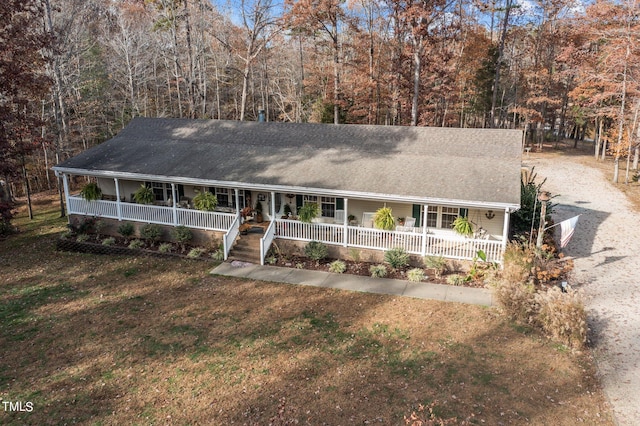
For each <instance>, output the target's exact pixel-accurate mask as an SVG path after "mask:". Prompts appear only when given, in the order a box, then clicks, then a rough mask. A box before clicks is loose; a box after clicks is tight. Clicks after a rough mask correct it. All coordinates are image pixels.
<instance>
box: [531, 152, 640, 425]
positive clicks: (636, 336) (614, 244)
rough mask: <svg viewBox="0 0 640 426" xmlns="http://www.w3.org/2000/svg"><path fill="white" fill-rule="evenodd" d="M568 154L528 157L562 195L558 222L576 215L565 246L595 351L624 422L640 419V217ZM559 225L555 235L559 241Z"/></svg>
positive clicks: (595, 173) (618, 415) (606, 386)
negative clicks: (576, 222)
mask: <svg viewBox="0 0 640 426" xmlns="http://www.w3.org/2000/svg"><path fill="white" fill-rule="evenodd" d="M578 161H579V160H578V159H576V158H575V157H570V156H537V155H534V154H531V156H530V157H528V158H527V157H526V156H525V158H524V163H525V164H526V165H528V166H535V172H536V173H537V174H538V180H537V181H538V182H540V181H541V178H545V177H546V178H547V182H546V183H545V185H544V186H543V189H546V190H547V191H550V192H551V193H552V194H558V195H559V196H558V197H557V198H555V199H554V202H556V203H558V206H557V207H556V209H555V213H554V219H555V221H556V223H558V222H560V221H562V220H564V219H568V218H570V217H572V216H575V215H576V214H582V216H581V217H580V219H579V221H578V224H577V227H576V232H575V234H574V236H573V238H572V240H571V242H570V243H569V245H568V246H567V247H566V248H565V249H564V250H563V252H564V253H565V254H566V255H569V256H574V257H575V258H576V259H575V271H574V275H573V277H572V280H571V281H572V282H571V283H570V284H572V285H573V286H574V287H579V288H582V289H584V292H585V304H586V307H587V310H588V315H589V323H590V326H591V329H592V334H593V337H592V339H593V345H594V355H595V358H596V362H597V368H598V372H599V373H600V376H601V381H602V384H603V386H604V390H605V394H606V395H607V397H608V399H609V402H610V403H611V405H612V408H613V411H614V413H615V416H616V420H617V421H618V423H619V424H620V425H638V424H640V371H639V367H640V303H639V302H640V214H638V213H636V212H634V211H633V210H632V207H631V204H630V203H629V202H628V201H627V199H626V198H625V196H624V195H623V194H622V193H621V192H620V191H618V190H617V189H616V188H615V187H614V186H613V185H612V184H610V183H609V182H608V181H607V179H606V178H605V176H604V175H603V173H602V172H601V171H599V170H597V169H594V168H590V167H587V166H585V165H583V164H580V163H579V162H578ZM559 233H560V231H559V230H558V231H557V232H556V239H559Z"/></svg>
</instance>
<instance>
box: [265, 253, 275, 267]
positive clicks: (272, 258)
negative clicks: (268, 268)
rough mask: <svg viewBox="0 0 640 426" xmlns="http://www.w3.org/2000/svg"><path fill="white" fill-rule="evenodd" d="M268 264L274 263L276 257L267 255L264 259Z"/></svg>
mask: <svg viewBox="0 0 640 426" xmlns="http://www.w3.org/2000/svg"><path fill="white" fill-rule="evenodd" d="M264 261H265V262H266V263H267V264H268V265H275V264H276V262H277V261H278V259H276V257H275V256H273V255H272V256H268V257H267V258H266V259H265V260H264Z"/></svg>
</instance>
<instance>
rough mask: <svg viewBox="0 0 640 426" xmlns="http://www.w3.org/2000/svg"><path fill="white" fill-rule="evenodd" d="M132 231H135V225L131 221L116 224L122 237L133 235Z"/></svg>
mask: <svg viewBox="0 0 640 426" xmlns="http://www.w3.org/2000/svg"><path fill="white" fill-rule="evenodd" d="M134 232H136V227H135V226H133V223H131V222H124V223H122V224H120V226H118V234H120V235H122V236H123V237H124V238H129V237H131V236H133V233H134Z"/></svg>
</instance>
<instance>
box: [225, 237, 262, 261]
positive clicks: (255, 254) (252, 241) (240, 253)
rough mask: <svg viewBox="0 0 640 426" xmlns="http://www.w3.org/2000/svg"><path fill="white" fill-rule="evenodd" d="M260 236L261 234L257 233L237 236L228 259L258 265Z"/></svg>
mask: <svg viewBox="0 0 640 426" xmlns="http://www.w3.org/2000/svg"><path fill="white" fill-rule="evenodd" d="M262 236H263V234H258V233H249V234H247V235H239V236H238V238H237V239H236V242H235V244H234V245H233V248H232V249H231V252H230V253H229V259H231V260H241V261H243V262H251V263H260V238H262Z"/></svg>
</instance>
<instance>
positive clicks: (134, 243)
mask: <svg viewBox="0 0 640 426" xmlns="http://www.w3.org/2000/svg"><path fill="white" fill-rule="evenodd" d="M142 247H144V241H142V240H133V241H131V242H130V243H129V248H130V249H139V248H142Z"/></svg>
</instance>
